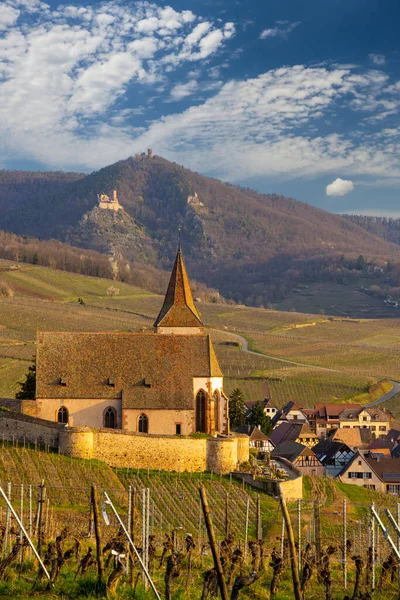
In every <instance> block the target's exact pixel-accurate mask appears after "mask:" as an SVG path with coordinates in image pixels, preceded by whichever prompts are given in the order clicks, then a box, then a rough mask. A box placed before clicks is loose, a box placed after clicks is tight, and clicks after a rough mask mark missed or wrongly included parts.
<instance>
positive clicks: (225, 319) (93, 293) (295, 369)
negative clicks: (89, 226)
mask: <svg viewBox="0 0 400 600" xmlns="http://www.w3.org/2000/svg"><path fill="white" fill-rule="evenodd" d="M0 281H3V282H6V283H7V284H9V285H10V286H11V288H12V289H13V292H14V296H13V297H4V296H3V297H0V397H13V396H14V394H15V391H16V390H17V389H18V386H17V381H18V380H20V379H21V378H22V377H23V376H24V374H25V373H26V371H27V367H28V364H29V362H30V361H31V359H32V357H33V356H34V353H35V337H36V331H37V330H53V331H138V330H150V329H151V328H152V324H153V322H154V319H155V317H156V316H157V313H158V311H159V309H160V307H161V304H162V300H163V298H162V296H159V295H156V294H153V293H150V292H147V291H145V290H143V289H140V288H137V287H134V286H131V285H128V284H124V283H122V282H112V281H110V280H108V279H100V278H95V277H87V276H83V275H77V274H74V273H67V272H64V271H58V270H52V269H50V268H47V267H42V266H37V265H27V264H16V263H14V262H11V261H5V260H1V261H0ZM111 286H113V287H116V288H117V290H118V293H117V294H116V295H114V296H112V297H111V296H110V295H109V292H108V290H109V288H110V287H111ZM79 298H81V299H83V303H84V304H83V305H82V304H79V303H78V299H79ZM198 308H199V310H200V312H201V314H202V318H203V320H204V322H205V323H206V325H207V326H208V331H209V332H210V334H211V336H212V338H213V341H214V343H215V348H216V352H217V354H218V358H219V360H220V362H221V367H222V369H223V371H224V374H225V387H226V390H227V391H228V393H230V392H231V391H232V389H234V388H235V387H240V388H241V389H242V390H243V391H244V394H245V398H246V399H247V400H254V399H255V400H257V399H260V400H261V399H262V398H264V397H265V396H270V397H271V398H272V400H273V401H274V402H276V403H277V404H278V405H282V404H284V403H285V402H287V401H288V400H295V401H297V402H299V403H300V404H301V405H302V406H311V405H313V404H314V403H315V402H317V401H319V402H323V401H334V402H335V401H338V402H340V401H344V400H347V399H349V398H358V399H359V401H361V402H368V401H371V400H374V399H375V398H376V397H377V396H376V395H375V396H370V395H369V394H368V388H369V387H370V386H371V385H372V384H374V383H376V382H377V381H380V380H383V379H385V378H389V379H394V380H400V361H399V354H400V350H399V342H400V319H380V320H365V319H347V318H339V317H329V316H325V315H311V314H303V313H295V312H279V311H273V310H265V309H257V308H248V307H245V306H242V305H230V304H217V303H199V304H198ZM237 335H240V336H242V337H244V338H245V339H246V340H248V343H249V348H250V349H252V350H254V351H255V353H252V354H250V353H246V352H244V351H243V350H242V349H241V348H240V347H235V346H230V345H227V342H235V343H236V342H237V338H236V337H235V336H237ZM385 391H387V390H385ZM382 393H383V390H382ZM378 395H379V394H378Z"/></svg>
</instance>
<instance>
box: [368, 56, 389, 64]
mask: <svg viewBox="0 0 400 600" xmlns="http://www.w3.org/2000/svg"><path fill="white" fill-rule="evenodd" d="M368 56H369V58H370V60H371V61H372V62H373V63H374V65H377V66H378V67H381V66H382V65H384V64H385V63H386V57H385V55H384V54H368Z"/></svg>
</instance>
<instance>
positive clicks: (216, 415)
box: [214, 390, 220, 431]
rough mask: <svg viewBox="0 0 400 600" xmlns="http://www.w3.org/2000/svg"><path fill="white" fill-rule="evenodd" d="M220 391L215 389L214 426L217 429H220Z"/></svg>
mask: <svg viewBox="0 0 400 600" xmlns="http://www.w3.org/2000/svg"><path fill="white" fill-rule="evenodd" d="M219 398H220V396H219V391H218V390H215V392H214V427H215V431H219V405H220V401H219Z"/></svg>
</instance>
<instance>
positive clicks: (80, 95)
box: [0, 0, 234, 166]
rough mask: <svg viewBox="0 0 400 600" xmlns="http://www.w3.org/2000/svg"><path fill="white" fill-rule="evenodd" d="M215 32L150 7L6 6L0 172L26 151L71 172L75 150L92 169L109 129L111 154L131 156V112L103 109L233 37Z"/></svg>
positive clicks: (114, 2)
mask: <svg viewBox="0 0 400 600" xmlns="http://www.w3.org/2000/svg"><path fill="white" fill-rule="evenodd" d="M0 1H1V0H0ZM219 23H220V22H219ZM219 27H221V29H220V28H215V26H214V24H213V23H212V22H211V21H210V22H206V23H205V22H203V21H202V20H201V18H200V17H198V16H196V15H195V14H194V13H193V12H192V11H190V10H183V11H181V12H179V11H176V10H174V9H173V8H171V7H169V6H165V7H159V6H157V5H156V4H152V3H150V2H147V1H146V0H137V1H136V2H131V3H129V5H128V4H127V3H123V2H118V0H105V1H103V2H101V3H100V2H99V3H93V4H91V5H90V4H88V5H83V3H81V2H80V3H78V4H76V5H72V4H71V5H60V6H59V7H58V8H56V9H53V10H51V9H50V7H49V6H48V5H47V4H45V3H43V2H40V1H39V0H6V1H5V2H3V3H2V4H0V29H3V31H2V32H1V35H0V135H1V137H2V139H4V138H5V137H6V138H7V141H6V142H4V143H3V144H2V147H1V148H0V165H1V163H2V161H3V160H6V159H9V158H12V156H14V155H20V154H21V153H22V154H25V155H26V156H27V157H29V158H31V159H33V160H38V161H41V160H42V161H44V162H46V163H48V162H49V160H50V162H59V164H60V165H61V164H62V161H66V162H65V164H64V166H67V164H68V163H70V161H71V159H72V153H73V154H74V155H75V157H78V156H79V157H80V158H79V159H78V162H80V161H81V160H82V165H84V164H85V163H86V164H87V165H88V166H92V165H93V164H94V163H95V162H96V161H97V159H95V155H96V154H97V148H102V136H103V134H104V131H106V130H107V135H108V136H109V138H110V144H109V148H108V149H107V150H106V153H105V155H107V156H110V157H111V156H112V154H111V152H112V151H114V152H116V153H117V150H116V148H117V147H118V144H120V148H124V149H125V148H128V147H129V149H131V148H132V138H129V137H128V135H127V131H128V129H127V124H126V121H125V122H124V115H125V116H126V120H128V119H129V116H128V115H129V114H130V115H132V114H133V113H124V112H123V110H119V111H118V114H115V112H111V111H110V114H108V115H107V116H106V113H107V111H109V110H110V109H111V108H112V107H114V106H115V105H116V104H117V103H118V100H119V99H120V98H125V97H126V93H127V90H128V86H131V87H132V86H135V93H136V95H137V93H138V91H139V89H140V87H141V86H149V85H152V84H163V85H165V80H166V74H167V66H168V70H169V71H170V72H171V71H173V70H174V69H175V67H176V65H177V64H178V63H182V62H189V61H193V60H196V61H201V60H202V59H203V58H209V57H210V56H211V55H212V54H213V53H214V52H215V51H216V50H217V49H220V48H221V47H222V45H223V44H224V43H225V42H226V41H227V40H228V39H229V38H230V37H232V35H233V32H234V26H233V24H232V23H225V24H224V23H222V24H220V25H219ZM209 36H210V37H209ZM171 53H174V54H176V55H177V56H179V59H178V60H177V61H176V64H175V63H170V64H168V61H165V60H163V59H165V57H166V56H168V55H169V54H171ZM176 93H178V91H177V92H176ZM138 103H140V104H141V103H142V98H140V97H139V98H138ZM120 108H121V107H120ZM133 108H134V107H133ZM117 125H118V126H119V127H117ZM137 131H138V130H137V129H135V130H134V131H133V130H132V132H131V133H132V135H133V134H135V135H137ZM38 140H42V143H40V144H38ZM96 140H98V141H99V144H100V145H99V146H97V143H96ZM61 145H63V146H64V147H63V148H61V147H60V146H61ZM39 146H40V147H39ZM85 148H87V149H88V150H87V151H86V150H85ZM81 150H82V152H83V154H81ZM69 152H71V154H70V158H68V155H69ZM90 154H92V157H90ZM100 155H101V151H100V154H99V156H100ZM51 157H53V158H51ZM75 160H76V158H75ZM101 160H103V159H101Z"/></svg>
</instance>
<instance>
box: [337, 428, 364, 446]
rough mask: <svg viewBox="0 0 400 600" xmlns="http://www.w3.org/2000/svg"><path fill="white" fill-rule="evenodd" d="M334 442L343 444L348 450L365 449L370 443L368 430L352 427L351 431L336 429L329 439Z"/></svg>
mask: <svg viewBox="0 0 400 600" xmlns="http://www.w3.org/2000/svg"><path fill="white" fill-rule="evenodd" d="M331 440H332V441H334V442H344V443H345V444H347V445H348V446H349V448H362V447H367V446H368V444H370V443H371V441H372V435H371V432H370V430H369V429H361V428H360V427H353V428H351V429H336V431H335V432H334V434H333V435H332V437H331Z"/></svg>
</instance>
